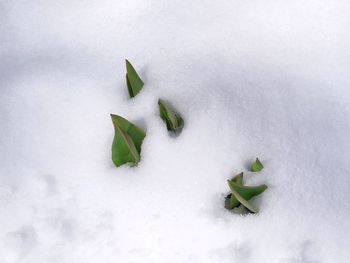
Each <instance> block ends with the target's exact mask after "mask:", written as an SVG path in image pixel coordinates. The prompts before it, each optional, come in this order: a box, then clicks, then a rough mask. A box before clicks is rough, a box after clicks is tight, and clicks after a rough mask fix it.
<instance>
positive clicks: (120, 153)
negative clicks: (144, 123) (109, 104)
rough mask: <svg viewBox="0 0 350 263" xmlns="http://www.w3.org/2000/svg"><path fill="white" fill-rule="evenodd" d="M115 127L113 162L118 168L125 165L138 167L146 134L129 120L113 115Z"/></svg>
mask: <svg viewBox="0 0 350 263" xmlns="http://www.w3.org/2000/svg"><path fill="white" fill-rule="evenodd" d="M111 118H112V121H113V125H114V132H115V134H114V140H113V144H112V160H113V162H114V164H115V165H116V166H117V167H118V166H121V165H123V164H125V163H131V164H133V165H137V163H138V162H139V161H140V154H141V145H142V141H143V139H144V138H145V136H146V133H145V131H144V130H142V129H141V128H139V127H137V126H136V125H134V124H132V123H131V122H129V121H128V120H126V119H124V118H122V117H120V116H118V115H114V114H111Z"/></svg>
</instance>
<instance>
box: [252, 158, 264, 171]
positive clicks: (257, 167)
mask: <svg viewBox="0 0 350 263" xmlns="http://www.w3.org/2000/svg"><path fill="white" fill-rule="evenodd" d="M263 168H264V166H263V165H262V163H261V162H260V160H259V159H258V158H256V160H255V162H254V163H253V164H252V166H251V168H250V170H251V171H252V172H260V171H261V170H262V169H263Z"/></svg>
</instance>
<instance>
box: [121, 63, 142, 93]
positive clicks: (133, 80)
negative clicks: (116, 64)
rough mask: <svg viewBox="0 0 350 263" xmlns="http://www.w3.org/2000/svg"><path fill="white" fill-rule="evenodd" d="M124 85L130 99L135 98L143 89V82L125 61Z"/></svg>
mask: <svg viewBox="0 0 350 263" xmlns="http://www.w3.org/2000/svg"><path fill="white" fill-rule="evenodd" d="M125 62H126V85H127V87H128V91H129V96H130V98H133V97H135V96H136V95H137V94H138V93H139V92H140V90H141V89H142V87H143V84H144V83H143V81H142V79H141V78H140V77H139V75H138V74H137V72H136V70H135V69H134V67H133V66H132V65H131V63H130V62H129V61H128V60H127V59H126V60H125Z"/></svg>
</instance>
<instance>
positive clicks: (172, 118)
mask: <svg viewBox="0 0 350 263" xmlns="http://www.w3.org/2000/svg"><path fill="white" fill-rule="evenodd" d="M158 105H159V113H160V117H161V118H162V119H163V120H164V121H165V123H166V126H167V129H168V131H172V132H180V131H181V129H182V128H183V126H184V121H183V119H182V117H181V115H180V114H179V113H177V112H175V111H174V110H173V109H172V108H171V107H170V106H169V105H167V104H166V103H165V102H164V101H163V100H162V99H159V100H158Z"/></svg>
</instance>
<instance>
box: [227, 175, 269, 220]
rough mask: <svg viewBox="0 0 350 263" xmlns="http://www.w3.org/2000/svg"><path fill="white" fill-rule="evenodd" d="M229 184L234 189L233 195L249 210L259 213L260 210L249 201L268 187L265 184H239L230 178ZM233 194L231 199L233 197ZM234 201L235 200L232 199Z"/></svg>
mask: <svg viewBox="0 0 350 263" xmlns="http://www.w3.org/2000/svg"><path fill="white" fill-rule="evenodd" d="M228 185H229V187H230V189H231V191H232V196H234V197H235V198H236V199H237V200H238V202H239V203H241V204H242V205H243V206H245V207H246V208H247V209H248V210H249V211H251V212H253V213H257V212H258V210H257V209H256V208H255V207H254V206H252V205H251V204H250V203H249V202H248V201H249V200H250V199H252V198H253V197H254V196H257V195H259V194H261V193H262V192H264V191H265V190H266V189H267V186H266V185H265V184H263V185H258V186H244V185H239V184H237V183H235V182H233V181H232V180H228ZM232 196H231V198H230V199H232ZM230 202H233V201H230Z"/></svg>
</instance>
